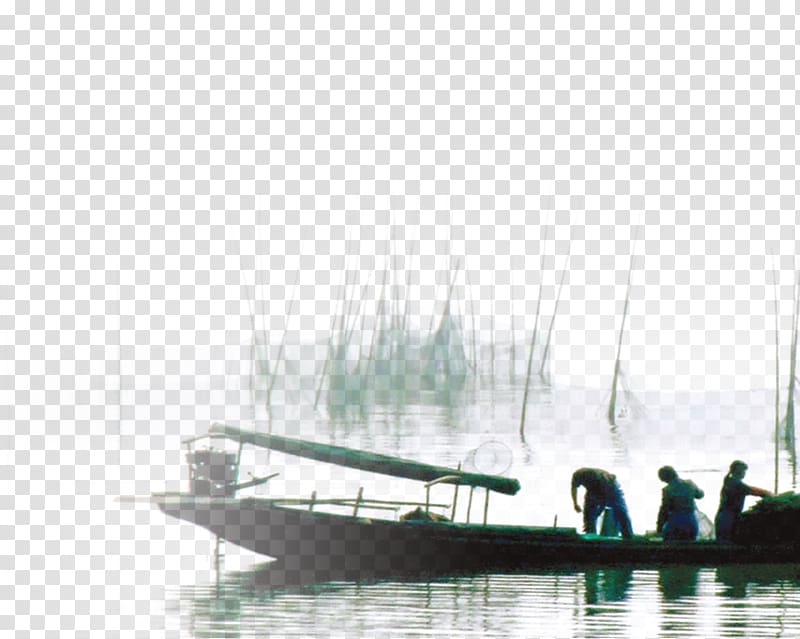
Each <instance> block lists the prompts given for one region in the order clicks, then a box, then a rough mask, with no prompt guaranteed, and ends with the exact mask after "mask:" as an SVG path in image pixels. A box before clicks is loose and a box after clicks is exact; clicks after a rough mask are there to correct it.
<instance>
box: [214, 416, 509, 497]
mask: <svg viewBox="0 0 800 639" xmlns="http://www.w3.org/2000/svg"><path fill="white" fill-rule="evenodd" d="M209 432H210V433H213V434H216V435H224V436H225V437H228V438H229V439H233V440H235V441H239V442H244V443H246V444H252V445H253V446H260V447H262V448H269V449H271V450H275V451H278V452H281V453H285V454H287V455H295V456H297V457H305V458H308V459H315V460H317V461H321V462H325V463H328V464H336V465H337V466H346V467H348V468H358V469H359V470H365V471H368V472H372V473H379V474H382V475H391V476H393V477H402V478H404V479H414V480H416V481H425V482H429V481H433V480H434V479H438V478H439V477H442V476H444V475H457V476H458V477H459V480H460V481H459V483H461V484H463V485H465V486H480V487H481V488H488V489H489V490H494V491H496V492H499V493H503V494H505V495H515V494H516V493H517V492H518V491H519V489H520V484H519V481H517V480H516V479H512V478H510V477H500V476H498V475H482V474H479V473H467V472H463V471H460V470H454V469H452V468H445V467H442V466H433V465H431V464H423V463H420V462H416V461H412V460H408V459H401V458H400V457H391V456H389V455H380V454H378V453H371V452H367V451H362V450H355V449H353V448H345V447H344V446H333V445H331V444H320V443H318V442H309V441H305V440H301V439H291V438H289V437H281V436H279V435H269V434H267V433H257V432H255V431H247V430H242V429H240V428H236V427H235V426H227V425H225V424H214V425H213V426H211V429H210V431H209Z"/></svg>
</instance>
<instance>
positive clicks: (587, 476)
mask: <svg viewBox="0 0 800 639" xmlns="http://www.w3.org/2000/svg"><path fill="white" fill-rule="evenodd" d="M581 486H583V487H584V488H585V489H586V494H585V495H584V496H583V532H585V533H592V534H596V532H597V518H598V517H599V516H600V513H602V512H603V510H604V509H605V508H610V509H611V512H612V513H613V514H614V519H616V522H617V526H619V530H620V533H621V534H622V536H623V538H625V539H630V538H631V536H632V535H633V527H632V526H631V518H630V515H628V506H627V505H626V504H625V496H624V495H623V494H622V489H621V488H620V487H619V484H618V483H617V477H616V475H612V474H611V473H609V472H608V471H607V470H602V469H600V468H579V469H578V470H576V471H575V472H574V473H572V489H571V493H572V505H573V506H574V507H575V512H576V513H579V512H581V507H580V506H579V505H578V488H579V487H581Z"/></svg>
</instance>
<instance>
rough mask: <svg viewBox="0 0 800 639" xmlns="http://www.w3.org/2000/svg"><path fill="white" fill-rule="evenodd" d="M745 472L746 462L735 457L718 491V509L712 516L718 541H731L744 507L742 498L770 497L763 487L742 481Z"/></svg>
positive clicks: (769, 493)
mask: <svg viewBox="0 0 800 639" xmlns="http://www.w3.org/2000/svg"><path fill="white" fill-rule="evenodd" d="M746 472H747V464H745V463H744V462H743V461H741V460H739V459H737V460H736V461H734V462H733V463H731V466H730V468H729V469H728V474H727V475H725V479H724V480H723V481H722V490H721V491H720V493H719V510H717V516H716V517H715V518H714V529H715V530H716V535H717V539H718V540H719V541H731V540H732V539H733V531H734V528H736V522H737V521H738V520H739V515H741V514H742V510H743V509H744V498H745V497H747V496H748V495H755V496H756V497H771V496H772V493H771V492H769V491H768V490H764V489H763V488H756V487H755V486H748V485H747V484H745V483H744V481H742V480H743V479H744V475H745V473H746Z"/></svg>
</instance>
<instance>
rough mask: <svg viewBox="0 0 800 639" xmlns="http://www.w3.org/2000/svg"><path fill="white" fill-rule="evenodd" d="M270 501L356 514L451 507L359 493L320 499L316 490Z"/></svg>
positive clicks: (277, 504) (277, 503) (311, 508)
mask: <svg viewBox="0 0 800 639" xmlns="http://www.w3.org/2000/svg"><path fill="white" fill-rule="evenodd" d="M269 502H270V503H271V504H274V505H276V506H308V509H309V510H313V509H314V508H315V507H316V506H344V507H348V508H349V507H352V508H353V515H354V516H356V515H357V514H358V511H359V510H362V509H364V510H391V511H395V512H397V511H399V510H400V509H401V508H409V507H414V506H416V507H418V508H423V507H425V508H449V507H450V504H431V503H423V502H417V501H394V500H388V499H368V498H364V497H363V496H361V495H359V496H358V497H355V498H348V497H331V498H325V499H320V498H318V497H317V496H316V492H315V493H312V494H311V497H310V498H303V497H275V498H270V499H269Z"/></svg>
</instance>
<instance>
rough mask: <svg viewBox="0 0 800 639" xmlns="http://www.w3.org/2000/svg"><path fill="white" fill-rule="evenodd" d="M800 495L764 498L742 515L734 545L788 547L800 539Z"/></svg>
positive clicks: (784, 494)
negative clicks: (775, 544) (780, 544)
mask: <svg viewBox="0 0 800 639" xmlns="http://www.w3.org/2000/svg"><path fill="white" fill-rule="evenodd" d="M798 531H800V494H798V493H794V492H786V493H781V494H779V495H775V496H774V497H764V498H763V499H761V500H760V501H759V502H758V503H757V504H755V505H754V506H753V507H751V508H749V509H748V510H746V511H745V512H743V513H742V515H741V517H740V518H739V521H738V523H737V524H736V529H735V531H734V541H736V542H738V543H743V544H758V543H789V542H794V543H796V542H797V541H798V538H800V534H798Z"/></svg>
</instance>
